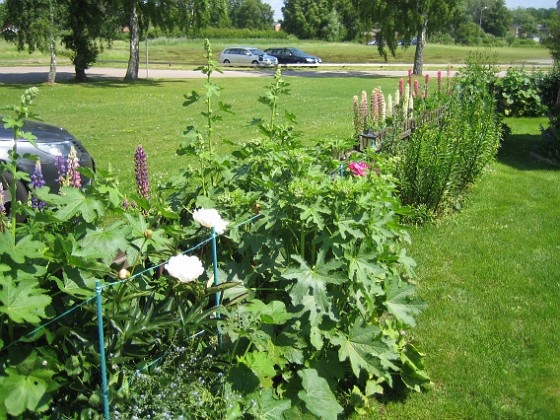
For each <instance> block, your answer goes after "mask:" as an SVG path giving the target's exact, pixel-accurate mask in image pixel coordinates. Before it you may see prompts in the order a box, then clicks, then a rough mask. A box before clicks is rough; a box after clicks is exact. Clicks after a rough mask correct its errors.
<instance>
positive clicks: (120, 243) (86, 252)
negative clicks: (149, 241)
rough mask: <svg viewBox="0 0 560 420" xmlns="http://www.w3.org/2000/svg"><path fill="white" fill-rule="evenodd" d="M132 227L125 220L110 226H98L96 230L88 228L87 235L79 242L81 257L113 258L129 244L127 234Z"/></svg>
mask: <svg viewBox="0 0 560 420" xmlns="http://www.w3.org/2000/svg"><path fill="white" fill-rule="evenodd" d="M129 232H130V227H129V226H127V225H125V224H124V223H123V222H115V223H113V224H112V225H110V226H104V227H100V226H99V227H97V228H96V229H95V230H91V229H88V230H87V233H86V236H85V237H84V238H83V239H82V240H80V241H79V242H78V244H79V245H80V251H79V252H78V255H79V256H81V257H101V256H103V258H104V259H108V260H111V261H112V259H113V258H115V257H116V256H117V254H118V252H119V251H121V250H125V249H126V248H127V246H128V241H127V239H126V235H127V234H128V233H129Z"/></svg>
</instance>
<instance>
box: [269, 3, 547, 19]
mask: <svg viewBox="0 0 560 420" xmlns="http://www.w3.org/2000/svg"><path fill="white" fill-rule="evenodd" d="M263 2H265V3H268V4H270V5H271V6H272V9H273V10H274V19H275V20H279V19H282V6H283V5H284V0H263ZM506 7H507V8H508V9H517V8H518V7H523V8H527V7H534V8H535V9H554V8H555V7H556V0H506Z"/></svg>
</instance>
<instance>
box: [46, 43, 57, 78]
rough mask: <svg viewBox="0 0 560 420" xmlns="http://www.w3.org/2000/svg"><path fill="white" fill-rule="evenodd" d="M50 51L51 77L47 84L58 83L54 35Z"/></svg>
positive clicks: (49, 76)
mask: <svg viewBox="0 0 560 420" xmlns="http://www.w3.org/2000/svg"><path fill="white" fill-rule="evenodd" d="M49 51H50V53H51V64H50V67H49V75H48V78H47V82H48V83H50V84H53V83H56V51H55V46H54V35H51V43H50V45H49Z"/></svg>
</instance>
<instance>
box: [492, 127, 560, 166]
mask: <svg viewBox="0 0 560 420" xmlns="http://www.w3.org/2000/svg"><path fill="white" fill-rule="evenodd" d="M498 162H500V163H503V164H504V165H508V166H511V167H513V168H516V169H519V170H521V171H539V170H547V171H551V170H560V163H558V162H553V161H551V160H550V159H548V158H547V150H546V143H545V141H544V140H543V138H542V137H541V135H540V134H512V135H510V136H508V137H507V138H506V139H505V140H504V142H503V143H502V145H501V147H500V149H499V150H498Z"/></svg>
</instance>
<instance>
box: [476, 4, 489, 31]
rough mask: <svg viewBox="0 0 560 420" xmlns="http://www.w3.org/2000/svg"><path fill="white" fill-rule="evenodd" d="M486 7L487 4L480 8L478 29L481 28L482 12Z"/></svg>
mask: <svg viewBox="0 0 560 420" xmlns="http://www.w3.org/2000/svg"><path fill="white" fill-rule="evenodd" d="M486 9H488V6H484V7H483V8H482V9H480V16H479V19H478V26H480V29H482V12H484V11H485V10H486Z"/></svg>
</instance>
